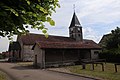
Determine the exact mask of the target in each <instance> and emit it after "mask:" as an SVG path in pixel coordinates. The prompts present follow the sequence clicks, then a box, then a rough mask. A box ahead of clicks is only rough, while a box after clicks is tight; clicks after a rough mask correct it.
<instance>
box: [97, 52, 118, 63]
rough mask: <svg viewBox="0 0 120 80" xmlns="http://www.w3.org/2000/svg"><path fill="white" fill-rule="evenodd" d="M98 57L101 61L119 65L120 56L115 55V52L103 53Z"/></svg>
mask: <svg viewBox="0 0 120 80" xmlns="http://www.w3.org/2000/svg"><path fill="white" fill-rule="evenodd" d="M99 57H100V58H101V59H106V61H107V62H114V63H120V54H119V53H116V51H115V50H114V51H111V50H109V51H103V52H102V53H100V54H99Z"/></svg>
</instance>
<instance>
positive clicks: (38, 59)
mask: <svg viewBox="0 0 120 80" xmlns="http://www.w3.org/2000/svg"><path fill="white" fill-rule="evenodd" d="M33 35H34V39H35V40H36V43H35V44H34V46H33V48H32V49H33V50H34V64H35V65H37V66H39V67H40V68H45V67H47V66H52V65H64V64H72V63H73V64H74V63H75V62H77V61H79V60H80V59H98V53H99V52H100V51H101V47H100V46H99V45H98V44H97V43H95V42H94V41H93V40H87V39H83V34H82V26H81V24H80V22H79V20H78V18H77V16H76V14H75V12H74V14H73V17H72V21H71V24H70V26H69V37H63V36H51V35H49V37H48V38H45V37H44V36H43V35H38V36H39V39H36V37H35V36H37V35H36V34H29V35H28V36H33ZM28 40H30V39H28ZM25 41H26V40H25ZM30 41H31V40H30ZM27 42H29V41H27Z"/></svg>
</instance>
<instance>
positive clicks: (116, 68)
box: [114, 64, 117, 72]
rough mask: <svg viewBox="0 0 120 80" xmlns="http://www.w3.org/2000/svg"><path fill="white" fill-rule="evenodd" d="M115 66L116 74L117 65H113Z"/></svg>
mask: <svg viewBox="0 0 120 80" xmlns="http://www.w3.org/2000/svg"><path fill="white" fill-rule="evenodd" d="M114 65H115V72H117V64H114Z"/></svg>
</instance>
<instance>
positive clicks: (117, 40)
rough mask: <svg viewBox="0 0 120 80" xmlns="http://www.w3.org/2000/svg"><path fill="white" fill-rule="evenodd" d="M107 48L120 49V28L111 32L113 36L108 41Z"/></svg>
mask: <svg viewBox="0 0 120 80" xmlns="http://www.w3.org/2000/svg"><path fill="white" fill-rule="evenodd" d="M106 47H107V49H115V48H117V49H118V48H120V28H119V27H117V28H116V29H115V30H112V31H111V36H110V37H109V39H108V40H107V45H106Z"/></svg>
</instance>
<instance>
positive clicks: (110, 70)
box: [67, 63, 120, 80]
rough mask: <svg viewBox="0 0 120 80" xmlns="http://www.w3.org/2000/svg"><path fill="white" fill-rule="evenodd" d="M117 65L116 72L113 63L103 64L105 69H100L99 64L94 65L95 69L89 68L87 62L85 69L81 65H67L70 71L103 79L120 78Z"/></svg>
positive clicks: (114, 79)
mask: <svg viewBox="0 0 120 80" xmlns="http://www.w3.org/2000/svg"><path fill="white" fill-rule="evenodd" d="M117 67H118V72H117V73H116V72H115V68H114V65H113V64H112V63H106V64H104V69H105V71H102V68H101V65H100V64H98V65H97V66H96V65H95V70H91V65H90V64H87V66H86V69H84V70H83V69H82V66H81V65H80V66H70V67H67V69H69V70H70V71H71V72H73V73H78V74H83V75H87V76H92V77H98V78H102V79H104V80H120V65H118V66H117Z"/></svg>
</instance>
